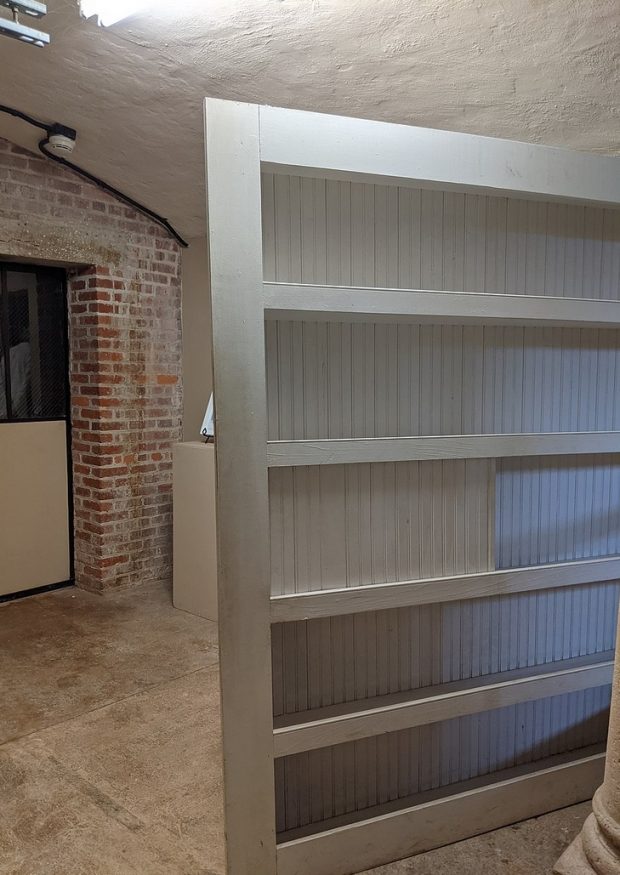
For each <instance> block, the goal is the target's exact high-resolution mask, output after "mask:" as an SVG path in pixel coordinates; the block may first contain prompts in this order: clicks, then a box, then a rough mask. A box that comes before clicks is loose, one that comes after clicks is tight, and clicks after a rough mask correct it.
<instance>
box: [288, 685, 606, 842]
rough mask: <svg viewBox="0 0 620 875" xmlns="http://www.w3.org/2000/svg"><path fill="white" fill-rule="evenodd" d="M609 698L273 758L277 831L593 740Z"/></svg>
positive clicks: (558, 701)
mask: <svg viewBox="0 0 620 875" xmlns="http://www.w3.org/2000/svg"><path fill="white" fill-rule="evenodd" d="M609 698H610V688H609V687H598V688H595V689H591V690H584V691H580V692H576V693H569V694H566V695H562V696H553V697H551V698H549V699H542V700H540V701H536V702H526V703H524V704H521V705H513V706H510V707H508V708H501V709H498V710H497V711H488V712H486V713H483V714H479V715H474V716H472V717H460V718H455V719H453V720H447V721H444V722H442V723H435V724H432V725H430V726H422V727H418V728H414V729H408V730H403V731H401V732H395V733H390V734H386V735H381V736H377V737H374V738H367V739H362V740H360V741H355V742H350V743H347V744H341V745H338V746H336V747H331V748H325V749H323V750H318V751H311V752H308V753H303V754H295V755H294V756H290V757H285V758H283V759H281V760H276V788H277V790H278V791H279V792H278V793H277V797H276V798H277V800H278V805H277V814H276V817H277V829H278V832H280V833H284V832H286V831H287V830H293V829H296V828H299V827H304V826H308V825H310V824H316V825H317V827H319V826H321V828H322V826H323V825H324V826H329V823H327V824H324V823H323V822H324V821H328V820H329V818H332V817H339V816H342V815H346V814H353V812H365V813H366V814H367V815H369V816H370V814H371V813H372V812H370V811H368V809H371V808H372V807H373V806H377V805H384V804H386V803H390V802H395V801H396V800H399V799H401V800H403V804H404V800H405V799H407V804H415V795H416V794H418V793H422V792H424V791H426V790H431V789H436V788H440V787H444V788H446V792H449V791H448V789H447V788H448V787H449V786H450V785H451V784H455V783H457V782H459V781H466V780H468V779H469V778H472V777H478V776H482V775H487V774H490V773H493V772H499V771H501V770H503V769H509V768H511V767H513V766H517V765H523V764H525V763H531V762H535V761H536V760H541V759H544V758H545V757H548V756H552V755H554V754H558V753H563V752H565V751H570V750H578V749H579V748H582V747H587V746H588V745H591V744H596V743H597V742H599V741H600V740H601V739H602V738H604V737H605V733H606V731H607V720H608V707H609ZM412 796H413V797H414V798H413V799H411V797H412Z"/></svg>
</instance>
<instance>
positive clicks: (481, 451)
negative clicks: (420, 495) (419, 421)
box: [267, 431, 620, 468]
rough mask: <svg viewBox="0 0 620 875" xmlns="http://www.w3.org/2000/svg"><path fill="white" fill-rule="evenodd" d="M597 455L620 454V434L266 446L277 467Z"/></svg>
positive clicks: (443, 437)
mask: <svg viewBox="0 0 620 875" xmlns="http://www.w3.org/2000/svg"><path fill="white" fill-rule="evenodd" d="M593 453H620V432H617V431H592V432H589V431H586V432H552V433H548V434H474V435H435V436H433V437H400V438H338V439H335V440H297V441H268V442H267V464H268V465H269V466H270V467H272V468H287V467H291V466H296V465H353V464H363V463H372V462H413V461H424V460H428V459H495V458H497V459H499V458H502V459H505V458H508V457H510V456H563V455H576V454H579V455H582V454H593Z"/></svg>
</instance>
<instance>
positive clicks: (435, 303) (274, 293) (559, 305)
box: [263, 283, 620, 328]
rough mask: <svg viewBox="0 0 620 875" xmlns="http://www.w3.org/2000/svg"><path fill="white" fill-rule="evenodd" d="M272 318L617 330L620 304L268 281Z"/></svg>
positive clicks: (267, 299)
mask: <svg viewBox="0 0 620 875" xmlns="http://www.w3.org/2000/svg"><path fill="white" fill-rule="evenodd" d="M263 302H264V306H265V311H266V312H265V316H266V318H267V319H280V320H295V319H307V320H309V321H314V322H317V321H325V322H339V321H344V322H364V321H370V322H398V323H407V322H414V323H420V324H424V323H431V324H433V325H440V324H445V325H470V324H472V323H473V324H476V323H479V322H484V323H486V324H488V325H494V324H498V325H513V324H517V325H532V324H533V325H548V326H554V327H564V328H575V327H582V326H587V327H590V328H613V327H614V326H618V325H620V302H618V301H600V300H595V299H585V298H580V299H570V298H552V297H549V296H546V297H545V296H533V295H527V296H524V295H506V294H495V295H494V294H489V293H487V294H476V293H475V292H466V293H462V292H454V291H440V292H437V291H423V290H421V289H382V288H375V287H373V288H361V287H351V286H327V285H326V286H319V285H311V284H308V283H265V284H264V286H263Z"/></svg>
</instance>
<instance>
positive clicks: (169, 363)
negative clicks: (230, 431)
mask: <svg viewBox="0 0 620 875" xmlns="http://www.w3.org/2000/svg"><path fill="white" fill-rule="evenodd" d="M0 257H2V258H5V259H11V258H15V259H19V258H28V259H29V260H33V261H36V262H38V263H46V262H57V263H58V262H62V263H65V264H67V265H69V266H70V268H69V335H70V382H71V415H72V453H73V485H74V532H75V573H76V581H77V583H78V584H79V585H80V586H83V587H85V588H88V589H96V590H104V589H110V588H112V587H119V586H125V585H130V584H135V583H139V582H142V581H149V580H161V579H165V578H168V577H169V576H170V573H171V552H172V538H171V531H172V453H171V448H172V444H173V443H174V442H175V441H178V440H180V438H181V406H182V387H181V285H180V251H179V247H178V245H177V243H176V242H175V241H174V240H172V239H171V238H170V237H169V236H168V234H167V233H166V231H164V229H162V228H160V226H159V225H157V224H156V223H154V222H152V221H151V220H149V219H147V218H145V217H143V216H142V215H140V214H139V213H136V212H135V211H133V210H131V209H128V208H127V207H125V206H124V205H123V204H122V203H119V202H118V201H116V200H115V199H114V198H112V197H109V196H107V195H106V194H105V193H103V192H102V191H100V190H99V189H98V188H96V187H95V186H92V185H90V184H89V183H86V182H82V181H81V180H80V178H79V177H77V176H75V175H74V174H72V173H71V172H70V171H66V170H64V168H61V167H58V166H57V165H54V164H52V163H51V162H49V161H47V160H46V159H44V158H40V157H39V156H34V155H32V154H30V153H28V152H24V151H23V150H21V149H18V148H17V147H15V146H12V145H11V144H9V143H7V142H6V141H3V140H0Z"/></svg>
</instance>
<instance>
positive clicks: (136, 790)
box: [0, 587, 589, 875]
mask: <svg viewBox="0 0 620 875" xmlns="http://www.w3.org/2000/svg"><path fill="white" fill-rule="evenodd" d="M0 653H1V654H2V656H1V659H0V702H1V703H2V708H1V709H0V810H1V817H0V875H130V873H136V875H222V873H223V872H224V848H223V835H222V813H221V808H222V788H221V765H220V743H219V742H220V739H219V731H220V730H219V714H218V711H219V703H218V669H217V640H216V629H215V626H214V624H213V623H209V622H207V621H204V620H200V619H198V618H196V617H193V616H191V615H189V614H185V613H182V612H180V611H175V610H174V608H173V607H172V605H171V601H170V595H169V593H168V592H167V591H166V590H165V589H162V588H161V587H157V588H155V587H149V588H146V587H145V588H142V589H140V590H134V591H131V592H126V593H121V594H116V595H112V596H106V597H103V598H102V597H100V596H96V595H92V594H89V593H85V592H81V591H79V590H76V589H66V590H61V591H58V592H55V593H48V594H46V595H42V596H35V597H32V598H28V599H24V600H20V601H16V602H9V603H7V604H4V605H1V606H0ZM588 811H589V805H588V804H583V805H577V806H574V807H573V808H568V809H564V810H563V811H559V812H555V813H553V814H549V815H546V816H544V817H540V818H537V819H535V820H530V821H527V822H525V823H522V824H519V825H517V826H514V827H509V828H506V829H501V830H498V831H496V832H493V833H488V834H487V835H485V836H480V837H478V838H474V839H470V840H469V841H465V842H460V843H459V844H457V845H452V846H450V847H447V848H441V849H439V850H436V851H432V852H430V853H427V854H423V855H421V856H419V857H416V858H414V859H411V860H404V861H401V862H400V863H393V864H390V865H388V866H382V867H380V868H379V869H374V870H372V875H404V873H414V875H431V873H432V875H437V873H440V875H470V873H471V875H491V873H505V875H543V873H545V875H547V873H550V872H551V868H552V866H553V863H554V862H555V860H556V859H557V858H558V856H559V855H560V853H561V851H562V850H563V849H564V848H565V847H566V846H567V845H568V844H569V842H570V841H571V840H572V838H573V836H574V835H576V833H577V832H578V831H579V829H580V827H581V824H582V823H583V820H584V819H585V817H586V815H587V813H588ZM256 875H262V873H256ZM366 875H371V873H366Z"/></svg>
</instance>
